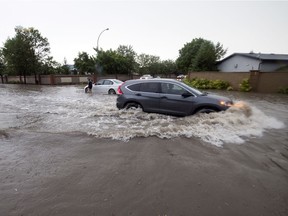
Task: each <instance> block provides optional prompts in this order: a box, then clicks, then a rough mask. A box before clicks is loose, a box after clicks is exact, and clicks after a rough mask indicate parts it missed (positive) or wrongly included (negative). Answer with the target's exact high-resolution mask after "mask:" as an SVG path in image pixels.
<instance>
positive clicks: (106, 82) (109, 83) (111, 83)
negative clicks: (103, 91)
mask: <svg viewBox="0 0 288 216" xmlns="http://www.w3.org/2000/svg"><path fill="white" fill-rule="evenodd" d="M103 85H113V82H112V81H111V80H104V82H103Z"/></svg>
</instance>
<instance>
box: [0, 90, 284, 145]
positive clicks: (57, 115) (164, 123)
mask: <svg viewBox="0 0 288 216" xmlns="http://www.w3.org/2000/svg"><path fill="white" fill-rule="evenodd" d="M0 90H1V91H0V101H1V105H0V110H1V111H0V117H1V122H0V123H1V124H0V130H1V131H2V133H5V131H6V130H11V129H14V130H21V131H34V132H49V133H75V132H80V133H84V134H87V135H92V136H95V137H98V138H108V139H115V140H122V141H129V140H130V139H131V138H133V137H149V136H157V137H159V138H167V139H170V138H175V137H187V138H190V137H197V138H199V139H200V140H203V141H205V142H207V143H210V144H212V145H216V146H222V145H223V144H224V143H230V144H240V143H244V142H245V141H247V140H250V139H253V138H255V137H261V136H262V135H263V133H264V132H267V133H269V132H271V131H272V132H273V130H275V129H283V128H285V127H286V126H285V125H287V116H288V98H287V96H285V95H284V96H283V95H261V94H260V95H259V94H251V93H249V94H247V93H242V94H241V93H238V92H236V93H234V92H218V93H219V94H222V95H223V94H224V95H226V96H228V97H231V98H232V99H233V100H234V101H235V103H236V106H235V107H233V108H231V109H229V110H228V111H226V112H221V113H213V114H209V115H200V116H189V117H185V118H177V117H172V116H165V115H159V114H147V113H144V112H142V111H141V110H129V111H126V110H118V109H117V108H116V105H115V104H116V97H117V96H116V95H97V94H95V93H94V94H83V89H82V88H81V87H79V86H63V87H51V86H25V85H24V86H23V85H2V86H0ZM283 135H284V134H283Z"/></svg>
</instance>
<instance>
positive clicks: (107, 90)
mask: <svg viewBox="0 0 288 216" xmlns="http://www.w3.org/2000/svg"><path fill="white" fill-rule="evenodd" d="M122 83H123V82H122V81H121V80H118V79H101V80H99V81H97V82H96V83H95V84H94V85H93V88H92V91H93V92H96V93H100V94H116V92H117V89H118V87H119V86H120V85H121V84H122Z"/></svg>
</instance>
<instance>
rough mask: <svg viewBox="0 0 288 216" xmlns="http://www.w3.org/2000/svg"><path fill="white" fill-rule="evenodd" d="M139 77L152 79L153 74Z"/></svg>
mask: <svg viewBox="0 0 288 216" xmlns="http://www.w3.org/2000/svg"><path fill="white" fill-rule="evenodd" d="M140 79H153V76H151V75H150V74H145V75H143V76H141V77H140Z"/></svg>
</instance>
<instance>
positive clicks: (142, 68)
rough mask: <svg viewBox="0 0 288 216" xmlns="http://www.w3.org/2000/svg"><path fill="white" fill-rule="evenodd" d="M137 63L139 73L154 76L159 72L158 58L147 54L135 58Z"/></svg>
mask: <svg viewBox="0 0 288 216" xmlns="http://www.w3.org/2000/svg"><path fill="white" fill-rule="evenodd" d="M137 63H138V65H139V73H140V75H143V74H151V75H155V74H157V73H159V71H160V63H161V60H160V57H159V56H153V55H148V54H144V53H142V54H140V55H138V56H137Z"/></svg>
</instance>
